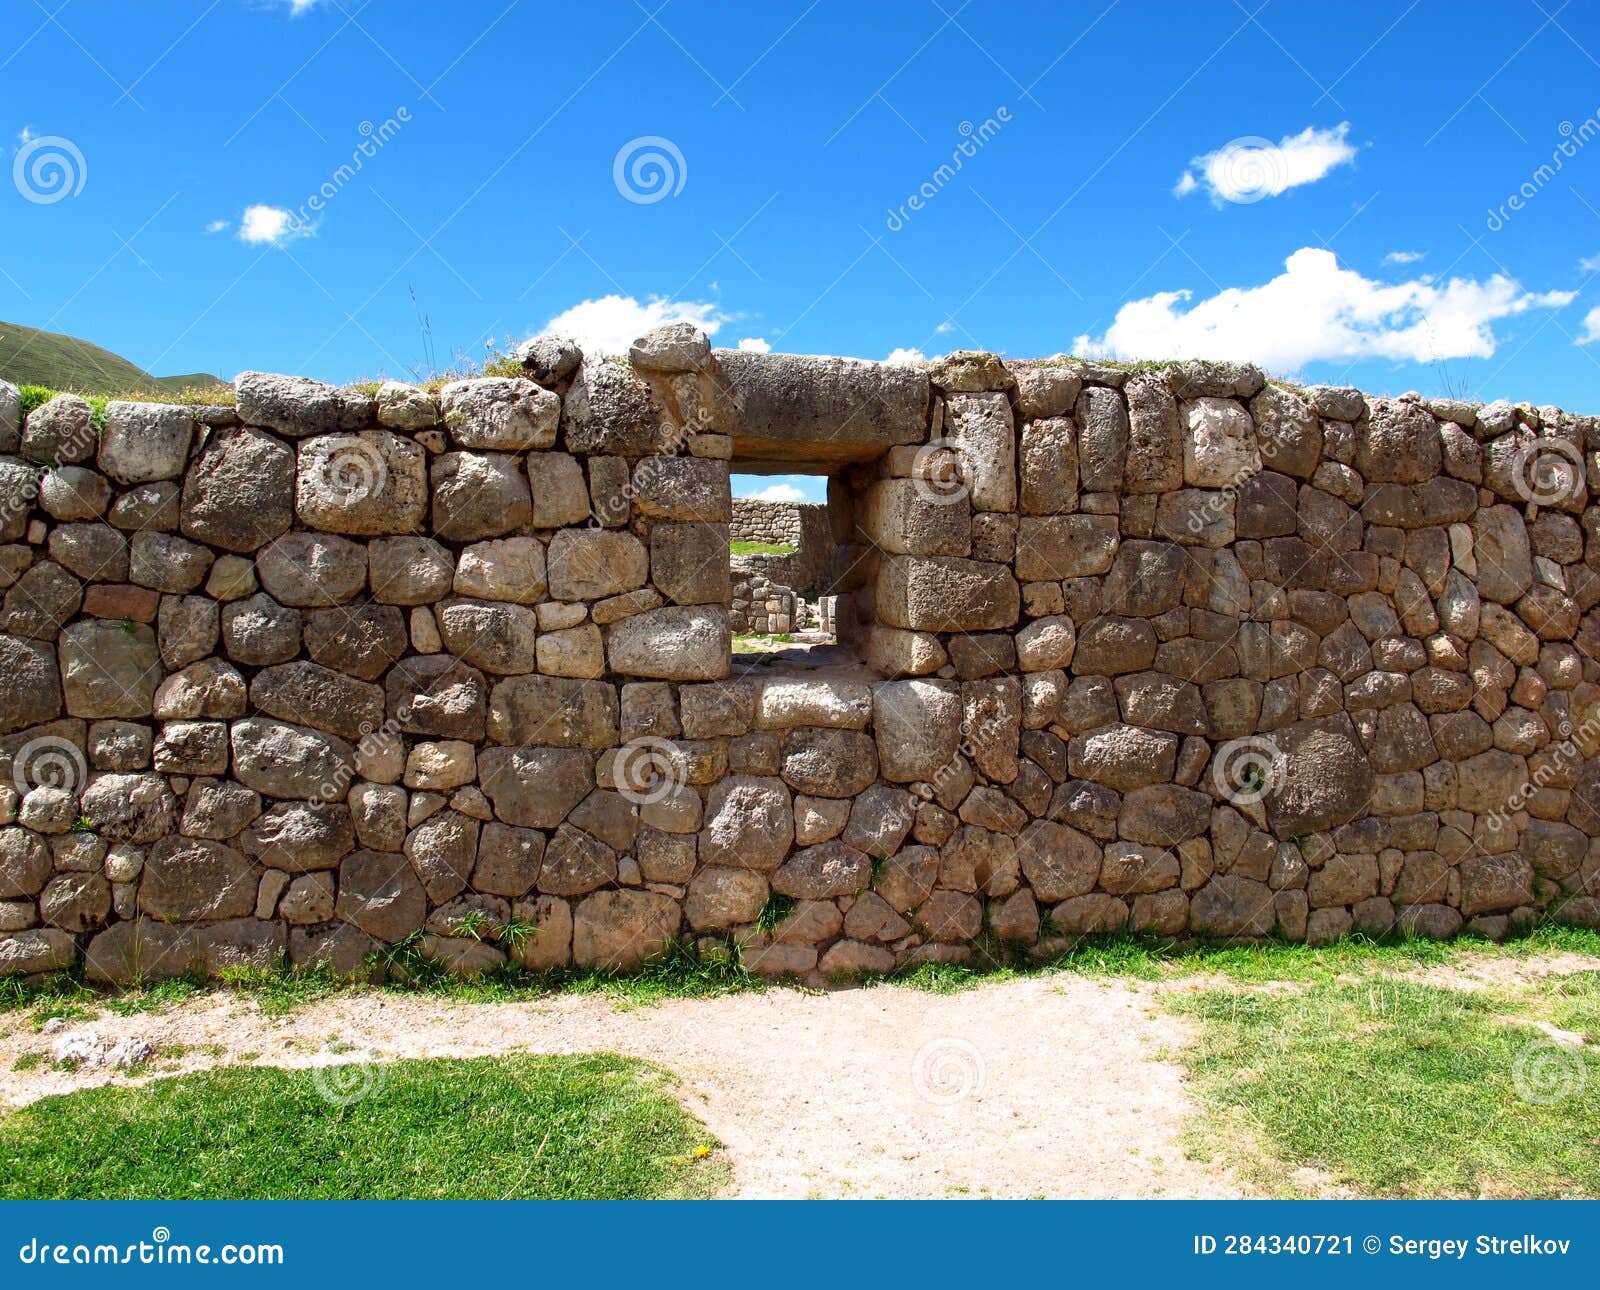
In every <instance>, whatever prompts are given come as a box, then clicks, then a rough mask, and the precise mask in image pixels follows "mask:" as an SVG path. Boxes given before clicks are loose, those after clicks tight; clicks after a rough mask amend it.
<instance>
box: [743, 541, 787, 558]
mask: <svg viewBox="0 0 1600 1290" xmlns="http://www.w3.org/2000/svg"><path fill="white" fill-rule="evenodd" d="M728 550H729V551H731V552H732V553H733V554H734V555H793V554H794V548H793V547H792V546H790V545H789V544H788V543H787V542H730V543H728Z"/></svg>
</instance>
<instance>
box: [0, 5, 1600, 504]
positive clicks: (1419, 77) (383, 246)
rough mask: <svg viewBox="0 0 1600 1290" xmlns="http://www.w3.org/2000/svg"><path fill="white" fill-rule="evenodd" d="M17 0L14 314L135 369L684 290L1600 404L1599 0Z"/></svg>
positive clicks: (580, 322) (858, 346)
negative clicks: (83, 340) (1591, 1)
mask: <svg viewBox="0 0 1600 1290" xmlns="http://www.w3.org/2000/svg"><path fill="white" fill-rule="evenodd" d="M5 10H6V18H7V22H6V35H7V39H6V41H5V42H4V45H5V49H6V51H7V52H6V55H5V56H4V57H3V61H0V147H3V148H4V150H5V154H6V155H5V156H4V157H3V158H0V161H4V162H6V163H7V173H8V174H9V175H10V177H11V179H12V181H13V182H12V184H11V185H10V186H4V185H0V318H4V319H6V320H8V321H13V322H20V323H26V324H29V325H32V326H37V327H44V328H48V329H50V330H57V331H66V332H70V333H73V334H75V335H80V336H84V337H87V338H89V339H92V340H94V341H96V342H97V343H100V344H103V345H106V346H108V347H109V348H111V349H114V350H116V351H118V352H119V353H122V354H125V355H127V356H128V357H130V358H131V359H133V360H134V361H135V362H137V363H139V364H141V365H142V366H145V367H147V368H149V369H151V370H153V371H155V372H157V373H158V374H166V373H174V372H188V371H194V370H202V369H203V370H209V371H213V372H216V373H219V374H221V375H223V376H231V375H233V374H234V373H235V372H236V371H238V370H240V369H243V368H250V367H254V368H266V369H272V370H282V371H292V372H302V373H305V374H308V375H313V376H318V377H322V378H324V379H328V380H347V379H354V378H357V377H364V376H365V377H370V376H375V375H378V374H380V373H381V374H385V375H390V376H398V377H402V378H403V377H405V376H407V375H408V374H410V373H411V372H412V371H413V370H415V369H418V368H425V367H427V366H429V364H430V363H431V364H432V365H434V366H440V365H443V364H444V363H446V362H448V361H450V360H451V359H452V357H454V356H456V355H461V356H464V357H467V358H477V357H480V356H481V355H482V353H483V350H484V346H485V344H486V342H490V341H493V342H494V343H497V344H505V343H506V342H508V341H516V340H519V339H521V338H523V337H526V336H528V335H531V334H534V333H536V332H539V331H541V330H544V329H546V328H549V327H552V326H554V327H556V328H557V329H558V330H565V331H575V332H578V333H580V334H581V335H582V336H583V337H584V338H585V339H587V340H588V341H589V342H590V343H592V344H595V345H598V346H614V345H617V344H623V343H625V342H626V339H627V338H628V337H629V336H631V335H632V334H634V333H635V332H636V331H637V330H639V329H642V328H643V327H644V326H645V325H647V324H648V323H649V322H650V321H651V320H654V319H659V318H663V317H680V316H681V317H690V318H694V319H696V320H697V321H699V322H701V323H702V325H704V326H705V327H706V328H707V330H710V331H713V333H714V339H715V341H716V343H718V344H725V345H735V344H740V343H744V344H746V345H753V346H767V347H770V348H772V349H774V350H792V351H797V352H809V353H842V354H854V355H859V356H862V357H867V358H886V357H888V356H890V355H891V354H896V353H898V354H900V355H901V356H902V357H903V356H906V355H908V354H914V353H917V352H920V353H924V354H936V353H941V352H944V351H946V350H950V349H955V348H971V347H977V348H986V349H994V350H998V351H1001V352H1003V353H1006V354H1009V355H1012V356H1018V357H1022V356H1033V355H1041V354H1051V353H1056V352H1062V351H1069V352H1072V351H1077V352H1113V353H1118V354H1123V355H1126V356H1131V357H1168V356H1172V355H1174V354H1178V353H1183V352H1221V353H1227V354H1231V355H1235V356H1238V357H1247V358H1254V359H1256V360H1257V361H1259V362H1261V363H1262V364H1263V365H1264V366H1266V367H1268V368H1269V369H1270V370H1272V371H1273V372H1275V373H1279V374H1284V375H1296V376H1299V377H1302V378H1305V379H1309V380H1346V381H1350V382H1353V383H1356V384H1359V385H1362V386H1364V387H1366V388H1369V389H1375V390H1391V391H1399V390H1405V389H1413V388H1414V389H1420V390H1423V391H1424V392H1426V393H1430V394H1437V393H1447V392H1448V393H1461V392H1465V393H1467V394H1469V395H1471V396H1473V397H1477V398H1496V397H1508V398H1512V399H1529V400H1532V401H1534V402H1538V403H1556V404H1559V405H1561V406H1564V407H1567V408H1569V409H1572V410H1577V411H1586V412H1600V394H1597V389H1600V381H1597V377H1600V339H1596V340H1595V341H1594V342H1593V343H1589V342H1588V338H1590V337H1600V281H1597V280H1596V278H1597V273H1600V61H1597V58H1600V13H1597V11H1596V10H1595V8H1594V7H1592V6H1590V7H1586V6H1584V5H1582V4H1579V3H1568V4H1561V3H1559V2H1558V0H1537V3H1535V2H1534V0H1503V2H1502V3H1497V4H1492V5H1491V4H1462V3H1442V2H1438V0H1422V2H1420V3H1415V4H1407V3H1404V2H1402V3H1394V4H1383V5H1378V4H1360V3H1355V4H1343V5H1340V6H1339V7H1338V8H1337V10H1330V9H1329V8H1328V7H1327V6H1314V5H1309V4H1298V3H1290V0H1269V2H1268V3H1265V4H1261V3H1260V0H1244V2H1243V3H1234V2H1233V0H1225V2H1223V3H1206V2H1197V3H1186V4H1176V3H1174V4H1150V3H1135V2H1134V0H1090V2H1089V3H1086V4H1076V3H1074V4H1066V3H1054V4H1037V5H1034V4H998V3H967V4H965V5H962V4H961V3H960V0H906V2H905V3H869V4H862V3H859V2H856V3H842V2H839V0H821V2H820V3H815V4H813V3H810V0H772V2H770V3H762V4H749V3H743V4H731V3H730V4H696V3H691V0H669V2H668V3H665V4H663V3H661V0H640V3H634V0H623V2H622V3H616V2H614V0H590V2H589V3H586V4H584V5H581V6H564V5H549V4H543V3H539V4H535V3H513V4H509V5H508V4H507V3H505V0H488V2H487V3H478V2H476V0H455V2H453V3H449V4H439V3H420V2H410V0H366V2H365V3H363V0H312V2H311V3H305V2H304V0H141V2H140V3H137V4H134V3H128V0H66V2H65V3H63V0H5ZM363 144H365V153H364V154H363V153H362V151H361V148H362V146H363ZM358 157H359V159H360V164H359V166H356V165H355V164H354V159H356V158H358ZM957 158H959V165H958V164H956V159H957ZM56 162H60V163H61V164H60V165H57V164H55V163H56ZM341 167H343V168H344V169H343V171H342V172H341ZM319 192H320V193H321V194H323V196H321V197H319V196H318V194H319ZM313 198H316V199H317V200H316V201H315V202H313V201H312V199H313ZM424 318H425V319H426V322H427V326H426V328H425V327H424V326H423V321H422V320H423V319H424ZM619 338H620V339H619ZM786 482H787V483H788V484H789V486H790V487H791V488H793V489H797V490H799V491H802V492H804V493H805V495H807V496H817V495H818V490H817V489H816V486H815V484H814V483H811V482H808V481H799V480H795V481H784V480H781V479H779V480H772V479H768V480H762V481H758V484H757V485H756V486H758V487H769V486H772V485H774V484H777V485H780V486H781V485H783V484H784V483H786Z"/></svg>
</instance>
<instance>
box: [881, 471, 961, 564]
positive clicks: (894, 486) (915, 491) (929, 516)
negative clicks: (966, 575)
mask: <svg viewBox="0 0 1600 1290" xmlns="http://www.w3.org/2000/svg"><path fill="white" fill-rule="evenodd" d="M856 522H857V523H858V524H859V525H860V527H861V532H862V534H863V535H864V536H865V537H866V539H867V541H869V542H871V543H872V544H873V545H874V546H876V547H878V548H879V549H880V550H883V551H887V552H889V553H891V554H894V555H967V554H969V553H970V552H971V550H972V505H971V503H970V502H969V501H968V500H967V498H966V496H965V495H964V494H962V493H959V492H958V493H955V494H953V495H950V496H945V495H943V494H942V492H940V491H937V490H935V489H933V488H931V487H929V486H928V485H927V484H926V483H925V482H924V481H921V480H915V479H882V480H879V481H878V482H877V483H875V484H873V485H872V487H870V488H869V489H867V491H866V493H865V494H863V495H862V497H861V500H860V503H859V505H858V506H857V508H856Z"/></svg>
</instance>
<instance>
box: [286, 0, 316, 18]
mask: <svg viewBox="0 0 1600 1290" xmlns="http://www.w3.org/2000/svg"><path fill="white" fill-rule="evenodd" d="M317 3H318V0H289V15H290V17H295V18H298V17H299V16H300V15H301V14H303V13H304V12H305V11H306V10H307V9H310V8H311V7H312V6H314V5H316V4H317Z"/></svg>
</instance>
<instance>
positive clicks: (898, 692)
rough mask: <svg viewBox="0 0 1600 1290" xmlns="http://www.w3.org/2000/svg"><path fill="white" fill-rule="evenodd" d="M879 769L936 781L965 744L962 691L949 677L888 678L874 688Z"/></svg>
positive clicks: (887, 774) (898, 778) (890, 775)
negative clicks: (962, 729) (962, 736)
mask: <svg viewBox="0 0 1600 1290" xmlns="http://www.w3.org/2000/svg"><path fill="white" fill-rule="evenodd" d="M872 714H873V732H874V734H875V735H876V736H877V741H878V766H879V773H880V774H881V775H882V776H883V778H884V779H888V780H893V781H895V782H896V783H901V784H909V783H913V782H915V781H918V780H930V781H931V780H932V779H933V778H934V776H935V775H937V774H938V773H939V771H940V770H941V769H943V768H944V767H946V766H949V765H950V764H951V763H952V762H953V761H954V760H955V756H956V751H957V749H958V748H959V747H960V744H961V695H960V692H959V691H958V690H957V688H956V687H955V685H954V684H952V683H951V682H949V681H917V680H910V681H885V682H884V683H883V684H881V685H877V686H874V687H873V690H872Z"/></svg>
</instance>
